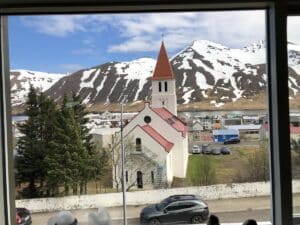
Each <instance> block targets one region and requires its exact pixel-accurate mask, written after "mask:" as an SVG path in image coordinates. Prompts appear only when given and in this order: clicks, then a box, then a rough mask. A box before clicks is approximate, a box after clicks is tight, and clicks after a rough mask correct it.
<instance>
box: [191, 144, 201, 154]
mask: <svg viewBox="0 0 300 225" xmlns="http://www.w3.org/2000/svg"><path fill="white" fill-rule="evenodd" d="M192 153H193V154H200V153H201V149H200V147H199V146H198V145H193V147H192Z"/></svg>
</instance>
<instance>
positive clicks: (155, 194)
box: [9, 10, 300, 225]
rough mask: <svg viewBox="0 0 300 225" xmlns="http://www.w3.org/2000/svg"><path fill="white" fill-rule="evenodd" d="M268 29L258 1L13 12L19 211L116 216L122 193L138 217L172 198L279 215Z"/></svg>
mask: <svg viewBox="0 0 300 225" xmlns="http://www.w3.org/2000/svg"><path fill="white" fill-rule="evenodd" d="M254 30H255V32H253V31H254ZM265 35H266V34H265V11H263V10H252V11H251V10H250V11H215V12H214V11H209V12H206V11H203V12H172V13H150V12H149V13H127V14H124V13H119V14H82V15H79V14H78V15H34V16H28V15H24V16H9V43H10V62H11V65H10V67H11V68H10V80H11V103H12V107H11V108H12V114H13V124H12V127H13V140H14V146H13V147H14V149H13V151H14V157H15V165H16V167H15V173H16V174H15V175H16V176H15V177H16V182H15V183H16V189H15V193H16V205H17V207H18V209H22V208H27V209H28V210H30V216H29V217H28V218H27V219H28V220H29V218H31V219H32V224H33V225H39V224H47V223H48V221H50V222H51V221H52V222H53V221H57V218H56V217H59V216H65V215H68V218H70V220H71V222H70V223H74V221H76V220H77V221H78V224H88V223H92V222H91V221H90V220H93V219H92V218H94V220H95V221H96V218H97V214H92V216H90V214H89V212H87V210H86V208H89V210H91V211H93V209H95V208H98V207H99V206H100V205H101V207H104V208H106V209H107V210H108V214H110V216H111V219H112V220H113V224H120V223H119V222H120V221H119V219H120V216H116V215H122V210H123V209H122V207H120V206H123V200H122V199H123V195H122V190H124V192H126V193H125V194H124V195H125V196H127V195H128V196H130V197H128V198H127V202H126V203H127V208H128V210H127V216H128V221H129V224H138V223H139V221H140V218H139V217H142V216H143V215H145V214H147V212H149V208H150V209H151V210H154V209H155V210H158V211H159V210H162V209H163V208H164V207H166V206H167V205H168V204H170V203H171V201H172V199H176V198H182V199H188V200H191V201H194V200H195V201H198V202H199V205H201V206H203V208H204V210H203V214H201V218H200V219H201V220H205V219H207V217H208V212H210V213H212V214H216V215H217V216H218V217H220V221H221V223H222V224H223V223H241V222H243V221H244V220H246V219H248V218H255V219H257V220H258V221H270V182H269V161H268V158H269V156H268V154H269V144H268V141H269V126H268V114H267V112H268V108H267V107H268V106H267V77H268V76H267V72H266V43H265V39H266V37H265ZM297 54H298V53H297V51H296V49H295V51H294V52H292V53H291V55H292V56H293V57H294V58H293V59H295V60H294V61H293V62H294V63H295V64H297V63H298V61H297ZM291 72H292V78H290V82H291V84H290V88H291V92H292V93H297V90H298V89H297V88H298V86H297V85H298V83H297V82H298V78H297V74H296V72H297V70H296V69H295V70H294V71H292V70H291ZM294 72H295V74H294ZM295 98H296V97H295ZM295 102H297V101H295ZM295 104H296V103H295ZM299 124H300V122H299V121H296V120H295V121H293V122H292V125H293V126H295V127H296V126H298V125H299ZM123 125H124V126H123ZM142 148H143V149H142ZM122 153H124V154H122ZM295 155H297V152H296V151H295ZM123 160H124V163H125V164H124V165H123V166H124V167H122V162H123ZM295 160H296V158H295ZM295 162H296V161H295ZM295 174H297V170H295ZM123 179H124V180H125V181H126V182H122V180H123ZM128 193H129V194H128ZM174 194H176V196H175V197H174V196H173V197H172V198H168V199H167V200H166V201H163V202H162V200H163V199H166V198H167V197H168V196H171V195H174ZM184 194H188V195H187V196H181V195H184ZM177 195H178V196H177ZM82 196H84V199H85V201H82V199H83V198H82ZM62 197H63V198H62ZM41 199H42V200H41ZM44 202H47V204H43V203H44ZM228 205H230V207H228ZM191 206H192V205H183V206H182V207H191ZM70 209H72V210H70ZM73 209H76V210H73ZM77 210H78V211H77ZM61 211H62V215H57V213H61ZM65 211H69V212H65ZM25 212H26V213H27V214H26V215H29V212H27V211H25ZM43 212H47V213H43ZM101 212H102V211H101ZM18 216H19V217H21V219H22V218H23V217H24V216H21V214H20V215H18ZM25 217H27V216H25ZM145 218H148V215H147V216H146V217H145ZM75 219H76V220H75ZM141 219H143V218H141ZM173 219H174V221H175V222H176V219H175V218H172V221H173ZM191 219H192V218H188V221H186V222H190V221H192V220H191ZM196 219H199V218H196ZM174 221H173V222H174ZM50 222H49V223H50ZM148 222H150V221H148ZM148 222H147V223H148ZM152 222H153V221H152ZM177 222H178V221H177ZM180 222H183V221H180ZM196 222H197V221H196ZM201 222H204V221H201ZM53 224H55V222H53ZM49 225H50V224H49Z"/></svg>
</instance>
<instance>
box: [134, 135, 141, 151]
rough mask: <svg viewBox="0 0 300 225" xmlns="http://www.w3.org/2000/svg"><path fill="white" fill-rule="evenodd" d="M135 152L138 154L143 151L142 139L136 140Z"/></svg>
mask: <svg viewBox="0 0 300 225" xmlns="http://www.w3.org/2000/svg"><path fill="white" fill-rule="evenodd" d="M135 150H136V151H138V152H140V151H142V139H140V138H136V139H135Z"/></svg>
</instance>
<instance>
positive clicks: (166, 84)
mask: <svg viewBox="0 0 300 225" xmlns="http://www.w3.org/2000/svg"><path fill="white" fill-rule="evenodd" d="M167 91H168V82H167V81H165V92H167Z"/></svg>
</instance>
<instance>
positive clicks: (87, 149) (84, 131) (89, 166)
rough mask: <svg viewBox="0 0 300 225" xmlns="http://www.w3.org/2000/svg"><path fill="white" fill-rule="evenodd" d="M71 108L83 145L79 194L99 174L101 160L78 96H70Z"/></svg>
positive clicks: (85, 112) (83, 107)
mask: <svg viewBox="0 0 300 225" xmlns="http://www.w3.org/2000/svg"><path fill="white" fill-rule="evenodd" d="M71 105H72V108H73V111H74V116H75V120H76V122H77V124H78V126H79V129H80V136H81V138H82V140H83V145H84V158H82V165H84V169H82V170H81V175H80V176H81V180H80V194H83V193H86V192H87V182H88V181H89V180H91V179H94V178H95V177H96V176H97V173H98V174H100V168H101V164H102V162H101V159H100V154H99V151H97V149H96V147H95V145H94V143H93V142H92V134H91V133H90V129H89V128H88V127H87V123H88V122H89V119H88V118H87V116H86V115H87V111H86V108H85V106H84V105H83V103H82V101H81V99H80V96H78V95H74V94H73V96H72V104H71Z"/></svg>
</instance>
